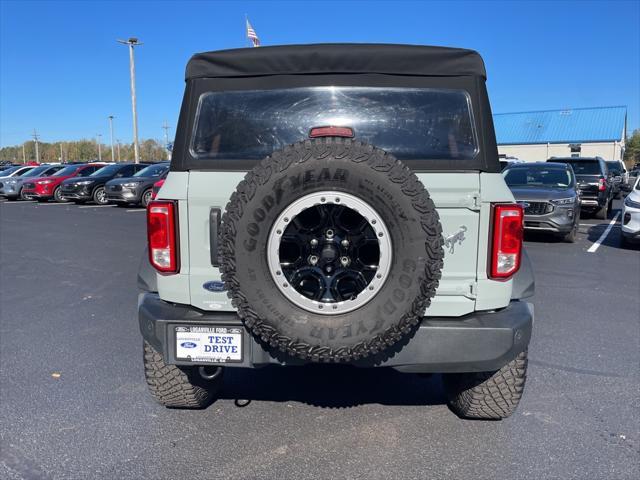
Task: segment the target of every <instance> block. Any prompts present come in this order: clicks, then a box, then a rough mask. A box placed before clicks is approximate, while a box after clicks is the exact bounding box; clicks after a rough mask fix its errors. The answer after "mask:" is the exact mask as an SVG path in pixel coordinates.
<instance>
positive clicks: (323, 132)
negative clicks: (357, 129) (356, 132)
mask: <svg viewBox="0 0 640 480" xmlns="http://www.w3.org/2000/svg"><path fill="white" fill-rule="evenodd" d="M309 137H311V138H317V137H347V138H353V129H352V128H350V127H313V128H312V129H311V131H310V132H309Z"/></svg>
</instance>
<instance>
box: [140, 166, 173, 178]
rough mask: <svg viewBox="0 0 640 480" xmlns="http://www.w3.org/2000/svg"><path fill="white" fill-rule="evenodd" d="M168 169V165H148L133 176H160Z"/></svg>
mask: <svg viewBox="0 0 640 480" xmlns="http://www.w3.org/2000/svg"><path fill="white" fill-rule="evenodd" d="M168 169H169V166H168V165H149V166H148V167H147V168H143V169H142V170H140V171H139V172H138V173H136V174H135V175H134V177H160V176H162V175H164V174H165V172H166V171H167V170H168Z"/></svg>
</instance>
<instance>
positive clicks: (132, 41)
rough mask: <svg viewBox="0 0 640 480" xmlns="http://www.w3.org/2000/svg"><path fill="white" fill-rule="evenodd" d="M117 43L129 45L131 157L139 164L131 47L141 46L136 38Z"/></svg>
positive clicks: (133, 62) (134, 72)
mask: <svg viewBox="0 0 640 480" xmlns="http://www.w3.org/2000/svg"><path fill="white" fill-rule="evenodd" d="M118 43H122V44H123V45H129V74H130V77H131V109H132V110H133V155H134V157H135V162H136V163H140V151H139V149H138V113H137V110H136V64H135V60H134V58H133V47H137V46H138V45H142V43H140V42H139V41H138V39H137V38H135V37H131V38H130V39H129V40H118Z"/></svg>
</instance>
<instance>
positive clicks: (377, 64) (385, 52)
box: [186, 43, 487, 80]
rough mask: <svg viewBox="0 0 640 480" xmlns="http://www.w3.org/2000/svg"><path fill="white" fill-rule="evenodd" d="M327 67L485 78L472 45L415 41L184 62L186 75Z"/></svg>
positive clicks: (249, 51) (245, 51)
mask: <svg viewBox="0 0 640 480" xmlns="http://www.w3.org/2000/svg"><path fill="white" fill-rule="evenodd" d="M329 73H378V74H386V75H414V76H478V77H482V78H485V79H486V78H487V74H486V71H485V68H484V62H483V61H482V57H480V54H478V52H476V51H474V50H466V49H462V48H447V47H427V46H420V45H389V44H365V43H325V44H312V45H283V46H277V47H259V48H237V49H232V50H219V51H215V52H205V53H198V54H196V55H194V56H193V57H191V60H190V61H189V63H188V64H187V71H186V80H190V79H194V78H219V77H256V76H267V75H303V74H312V75H313V74H329Z"/></svg>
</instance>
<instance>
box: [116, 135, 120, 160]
mask: <svg viewBox="0 0 640 480" xmlns="http://www.w3.org/2000/svg"><path fill="white" fill-rule="evenodd" d="M116 146H117V147H118V161H120V140H118V139H116Z"/></svg>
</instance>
